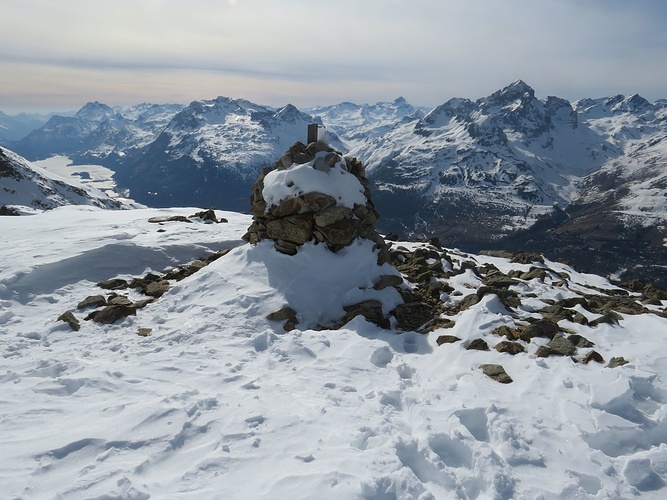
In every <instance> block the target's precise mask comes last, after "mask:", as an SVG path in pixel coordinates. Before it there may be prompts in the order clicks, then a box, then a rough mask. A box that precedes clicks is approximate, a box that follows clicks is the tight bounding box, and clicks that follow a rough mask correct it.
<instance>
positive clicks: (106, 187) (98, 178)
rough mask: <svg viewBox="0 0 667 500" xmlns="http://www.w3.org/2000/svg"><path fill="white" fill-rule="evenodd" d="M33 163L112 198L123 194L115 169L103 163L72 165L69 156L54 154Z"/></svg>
mask: <svg viewBox="0 0 667 500" xmlns="http://www.w3.org/2000/svg"><path fill="white" fill-rule="evenodd" d="M33 163H34V164H35V165H37V166H39V167H42V168H44V169H46V170H48V171H49V172H53V173H55V174H58V175H60V176H62V177H65V178H72V179H74V180H76V181H78V182H80V183H82V184H86V185H88V186H91V187H94V188H96V189H99V190H100V191H102V192H103V193H105V194H106V195H107V196H109V197H110V198H121V194H119V193H118V191H116V183H115V182H114V180H113V170H111V169H108V168H106V167H103V166H102V165H72V160H71V159H70V158H68V157H67V156H52V157H51V158H47V159H46V160H40V161H35V162H33Z"/></svg>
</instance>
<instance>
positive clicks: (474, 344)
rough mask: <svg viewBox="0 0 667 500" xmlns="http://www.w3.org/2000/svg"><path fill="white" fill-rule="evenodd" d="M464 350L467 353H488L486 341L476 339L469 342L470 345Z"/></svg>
mask: <svg viewBox="0 0 667 500" xmlns="http://www.w3.org/2000/svg"><path fill="white" fill-rule="evenodd" d="M466 349H467V350H468V351H488V350H489V344H487V343H486V340H484V339H480V338H477V339H473V340H471V341H470V343H469V344H468V345H467V346H466Z"/></svg>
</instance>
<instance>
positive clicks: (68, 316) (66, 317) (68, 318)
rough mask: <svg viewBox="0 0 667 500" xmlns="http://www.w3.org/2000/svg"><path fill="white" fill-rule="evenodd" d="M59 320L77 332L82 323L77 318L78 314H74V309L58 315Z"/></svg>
mask: <svg viewBox="0 0 667 500" xmlns="http://www.w3.org/2000/svg"><path fill="white" fill-rule="evenodd" d="M58 321H64V322H65V323H67V324H68V325H69V326H70V328H71V329H72V330H74V331H75V332H78V331H79V330H80V329H81V323H79V320H78V319H76V316H74V313H72V311H65V312H64V313H62V314H61V315H60V316H58Z"/></svg>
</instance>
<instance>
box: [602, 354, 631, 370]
mask: <svg viewBox="0 0 667 500" xmlns="http://www.w3.org/2000/svg"><path fill="white" fill-rule="evenodd" d="M628 363H629V361H628V360H627V359H625V358H624V357H622V356H620V357H618V358H611V359H610V360H609V364H607V368H618V367H619V366H623V365H627V364H628Z"/></svg>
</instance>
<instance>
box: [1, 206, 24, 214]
mask: <svg viewBox="0 0 667 500" xmlns="http://www.w3.org/2000/svg"><path fill="white" fill-rule="evenodd" d="M2 215H11V216H18V215H21V212H19V211H18V210H16V209H15V208H13V207H8V206H7V205H2V206H1V207H0V216H2Z"/></svg>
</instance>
